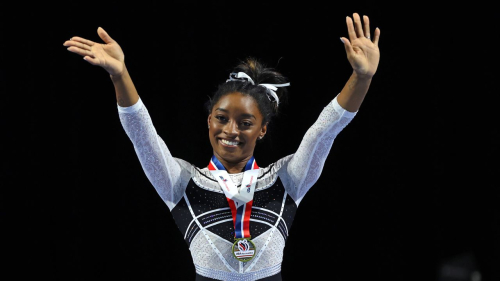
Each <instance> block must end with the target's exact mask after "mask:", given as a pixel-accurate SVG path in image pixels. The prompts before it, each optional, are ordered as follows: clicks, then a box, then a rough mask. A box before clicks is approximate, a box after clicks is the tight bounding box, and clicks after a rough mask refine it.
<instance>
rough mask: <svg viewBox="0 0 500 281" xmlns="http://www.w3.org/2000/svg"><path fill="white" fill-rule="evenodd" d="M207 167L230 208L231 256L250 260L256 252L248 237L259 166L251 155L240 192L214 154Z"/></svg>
mask: <svg viewBox="0 0 500 281" xmlns="http://www.w3.org/2000/svg"><path fill="white" fill-rule="evenodd" d="M208 169H209V170H210V172H211V173H212V175H213V176H214V178H215V179H217V181H218V182H219V185H220V186H221V188H222V190H223V191H224V194H225V195H226V198H227V202H228V203H229V208H230V209H231V214H232V216H233V223H234V236H235V241H234V244H233V247H232V252H233V256H234V257H235V258H236V259H237V260H239V261H242V262H247V261H250V260H251V259H253V258H254V257H255V254H256V253H257V249H256V247H255V244H254V243H253V241H252V240H251V239H250V238H251V236H250V213H251V212H252V203H253V195H254V192H255V184H256V183H257V176H258V175H259V166H257V162H255V159H254V157H253V156H252V158H250V160H248V162H247V164H246V166H245V171H244V173H243V180H242V182H241V190H240V192H238V188H237V187H236V186H235V185H234V183H233V181H232V180H231V178H229V174H228V173H227V171H226V169H225V168H224V166H223V165H222V164H221V163H220V161H219V160H218V159H217V158H216V157H215V155H213V156H212V159H211V160H210V163H209V164H208Z"/></svg>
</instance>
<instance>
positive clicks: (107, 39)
mask: <svg viewBox="0 0 500 281" xmlns="http://www.w3.org/2000/svg"><path fill="white" fill-rule="evenodd" d="M97 34H99V37H101V39H102V41H104V42H105V43H106V44H108V43H113V42H115V40H113V39H112V38H111V36H109V35H108V33H107V32H106V31H104V29H103V28H102V27H99V28H97Z"/></svg>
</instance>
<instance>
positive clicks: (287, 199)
mask: <svg viewBox="0 0 500 281" xmlns="http://www.w3.org/2000/svg"><path fill="white" fill-rule="evenodd" d="M118 113H119V117H120V121H121V123H122V125H123V128H124V129H125V132H126V133H127V135H128V137H129V138H130V140H131V141H132V143H133V145H134V149H135V151H136V153H137V156H138V158H139V160H140V163H141V165H142V167H143V170H144V172H145V174H146V176H147V178H148V179H149V181H150V182H151V184H152V185H153V187H154V188H155V189H156V191H157V192H158V194H159V195H160V197H161V198H162V199H163V201H164V202H165V204H166V205H167V206H168V208H169V209H170V211H171V213H172V215H173V217H174V219H175V222H176V224H177V226H178V228H179V230H180V231H181V233H182V234H183V235H184V240H185V241H186V243H187V245H188V247H189V250H190V251H191V256H192V258H193V263H194V265H195V268H196V273H197V275H199V276H205V277H208V278H212V279H216V280H259V279H263V278H266V277H269V276H274V275H277V274H279V273H280V271H281V263H282V261H283V249H284V247H285V242H286V240H287V237H288V233H289V231H290V227H291V225H292V221H293V218H294V216H295V212H296V209H297V207H298V205H299V204H300V202H301V200H302V198H304V195H305V194H306V192H307V191H308V190H309V189H310V188H311V186H313V184H314V183H315V182H316V181H317V179H318V178H319V176H320V174H321V171H322V169H323V165H324V163H325V160H326V158H327V156H328V153H329V151H330V148H331V147H332V144H333V141H334V139H335V137H336V136H337V134H338V133H339V132H340V131H341V130H342V129H343V128H344V127H345V126H346V125H347V124H348V123H349V122H350V121H351V120H352V118H354V116H355V115H356V112H349V111H346V110H345V109H343V108H342V107H341V106H340V105H339V104H338V102H337V98H335V99H333V100H332V101H331V102H330V103H329V104H328V105H327V106H326V107H325V108H324V109H323V111H322V112H321V114H320V115H319V118H318V119H317V121H316V122H315V123H314V124H313V125H312V126H311V127H310V128H309V130H308V131H307V132H306V134H305V136H304V138H303V140H302V142H301V144H300V146H299V148H298V149H297V151H296V152H295V153H293V154H291V155H288V156H285V157H283V158H281V159H279V160H278V161H276V162H274V163H273V164H271V165H269V166H268V167H265V168H260V169H259V177H258V181H257V185H256V189H255V194H254V199H253V207H252V212H251V217H250V233H251V236H252V241H253V242H254V243H255V246H256V249H257V254H256V256H255V257H254V258H253V259H252V260H250V261H248V262H240V261H238V260H236V259H235V258H234V257H233V254H232V251H231V248H232V245H233V242H234V225H233V220H232V216H231V211H230V209H229V205H228V202H227V200H226V196H225V195H224V192H223V191H222V189H221V188H220V186H219V184H218V182H217V181H216V180H215V179H214V178H213V176H212V174H211V173H210V171H209V170H208V168H207V167H203V168H198V167H195V166H194V165H192V164H190V163H189V162H186V161H184V160H182V159H179V158H176V157H173V156H172V154H171V153H170V151H169V150H168V148H167V146H166V144H165V143H164V141H163V140H162V139H161V138H160V136H159V135H158V134H157V133H156V130H155V128H154V126H153V123H152V121H151V118H150V115H149V113H148V111H147V109H146V107H145V105H144V104H143V102H142V100H141V99H139V101H138V102H137V103H136V104H134V105H132V106H130V107H120V106H118ZM210 157H211V155H207V164H208V160H209V158H210ZM229 176H230V177H231V179H232V180H233V182H234V183H235V185H236V186H240V185H241V181H242V178H243V173H238V174H229Z"/></svg>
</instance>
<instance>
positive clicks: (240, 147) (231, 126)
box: [208, 93, 267, 164]
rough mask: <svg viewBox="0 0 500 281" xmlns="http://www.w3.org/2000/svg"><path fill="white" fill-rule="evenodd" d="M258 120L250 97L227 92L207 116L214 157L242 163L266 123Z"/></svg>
mask: <svg viewBox="0 0 500 281" xmlns="http://www.w3.org/2000/svg"><path fill="white" fill-rule="evenodd" d="M262 120H263V117H262V114H261V113H260V110H259V108H258V107H257V103H256V101H255V100H254V99H253V98H252V97H250V96H246V95H243V94H241V93H231V94H228V95H225V96H223V97H222V98H220V100H219V101H218V102H217V103H216V104H215V105H214V107H213V108H212V113H211V114H210V115H209V116H208V126H209V137H210V143H211V145H212V148H213V150H214V154H215V155H216V157H217V158H219V159H220V160H223V161H224V162H227V163H233V164H235V163H239V162H245V163H246V161H248V159H249V158H250V157H251V156H252V155H253V151H254V149H255V144H256V142H257V139H258V138H259V137H260V136H262V137H263V136H264V135H265V134H266V130H267V124H264V125H262ZM223 164H224V163H223Z"/></svg>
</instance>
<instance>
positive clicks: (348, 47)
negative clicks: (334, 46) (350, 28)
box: [340, 37, 353, 55]
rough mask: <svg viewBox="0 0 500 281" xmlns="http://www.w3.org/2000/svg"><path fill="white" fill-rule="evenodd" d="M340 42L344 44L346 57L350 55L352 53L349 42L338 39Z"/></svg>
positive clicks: (345, 39)
mask: <svg viewBox="0 0 500 281" xmlns="http://www.w3.org/2000/svg"><path fill="white" fill-rule="evenodd" d="M340 41H342V43H344V48H345V51H346V53H347V55H350V54H351V52H353V49H352V45H351V42H349V39H347V38H345V37H340Z"/></svg>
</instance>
